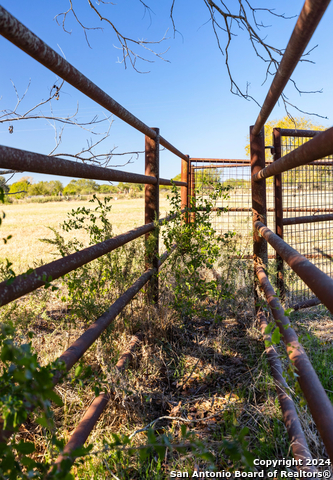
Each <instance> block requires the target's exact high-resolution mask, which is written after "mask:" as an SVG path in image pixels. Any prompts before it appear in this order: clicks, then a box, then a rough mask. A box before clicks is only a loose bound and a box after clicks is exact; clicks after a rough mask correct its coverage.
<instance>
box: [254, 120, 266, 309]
mask: <svg viewBox="0 0 333 480" xmlns="http://www.w3.org/2000/svg"><path fill="white" fill-rule="evenodd" d="M250 150H251V179H252V180H251V195H252V213H253V221H254V222H255V221H256V220H260V221H262V222H263V223H266V217H267V205H266V182H265V181H262V182H260V183H254V182H253V176H254V175H255V174H256V173H257V172H259V171H260V170H261V169H262V168H263V167H264V166H265V135H264V129H262V130H261V132H260V134H259V135H256V136H255V135H253V127H250ZM253 255H254V257H255V259H260V261H261V262H262V263H264V264H266V263H267V243H266V241H265V239H264V238H263V237H260V236H259V235H258V232H257V231H256V229H255V228H254V229H253ZM256 303H257V302H256Z"/></svg>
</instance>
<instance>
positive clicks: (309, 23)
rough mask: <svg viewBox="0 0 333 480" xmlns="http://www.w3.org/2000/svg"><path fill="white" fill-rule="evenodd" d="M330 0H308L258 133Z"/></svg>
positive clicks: (255, 132)
mask: <svg viewBox="0 0 333 480" xmlns="http://www.w3.org/2000/svg"><path fill="white" fill-rule="evenodd" d="M329 3H330V0H306V1H305V3H304V6H303V8H302V11H301V13H300V15H299V17H298V20H297V23H296V25H295V28H294V31H293V33H292V35H291V37H290V40H289V42H288V45H287V48H286V50H285V53H284V55H283V57H282V60H281V62H280V65H279V68H278V70H277V72H276V74H275V76H274V79H273V82H272V84H271V87H270V89H269V91H268V93H267V96H266V99H265V101H264V103H263V106H262V108H261V110H260V113H259V115H258V118H257V120H256V123H255V125H254V128H253V135H258V133H259V132H260V130H261V129H262V127H263V126H264V124H265V122H266V120H267V119H268V117H269V115H270V113H271V112H272V110H273V108H274V106H275V104H276V102H277V101H278V99H279V97H280V95H281V93H282V92H283V89H284V87H285V86H286V84H287V82H288V80H289V78H290V76H291V75H292V73H293V71H294V69H295V67H296V65H297V64H298V62H299V60H300V58H301V56H302V54H303V52H304V50H305V48H306V46H307V44H308V43H309V41H310V39H311V37H312V35H313V33H314V31H315V29H316V27H317V25H318V24H319V22H320V20H321V18H322V16H323V15H324V13H325V10H326V8H327V7H328V5H329Z"/></svg>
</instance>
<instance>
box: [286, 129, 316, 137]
mask: <svg viewBox="0 0 333 480" xmlns="http://www.w3.org/2000/svg"><path fill="white" fill-rule="evenodd" d="M280 133H281V137H303V138H312V137H315V136H316V135H318V133H320V130H316V131H315V130H299V129H298V128H295V129H294V128H280Z"/></svg>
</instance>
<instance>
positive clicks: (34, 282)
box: [0, 215, 176, 306]
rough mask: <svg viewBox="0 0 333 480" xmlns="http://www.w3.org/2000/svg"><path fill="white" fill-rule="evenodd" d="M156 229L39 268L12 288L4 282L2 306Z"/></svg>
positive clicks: (133, 233) (145, 229) (115, 239)
mask: <svg viewBox="0 0 333 480" xmlns="http://www.w3.org/2000/svg"><path fill="white" fill-rule="evenodd" d="M175 216H176V215H168V216H167V217H165V218H161V219H160V220H159V224H160V225H162V224H163V222H166V221H169V220H172V219H173V218H175ZM154 228H155V225H154V224H153V223H150V224H148V225H143V226H141V227H138V228H135V229H133V230H130V231H129V232H126V233H122V234H121V235H117V236H116V237H113V238H110V239H109V240H105V241H104V242H101V243H98V244H96V245H92V246H91V247H87V248H85V249H83V250H80V251H79V252H75V253H72V254H71V255H68V256H67V257H64V258H60V259H59V260H55V261H54V262H50V263H48V264H46V265H43V266H42V267H38V268H36V270H34V271H33V272H32V273H31V274H29V275H25V274H23V275H18V276H17V277H16V278H15V280H14V281H13V283H11V284H10V285H7V282H6V281H4V282H1V283H0V305H1V306H3V305H7V304H8V303H10V302H12V301H13V300H16V299H17V298H20V297H22V296H23V295H26V294H27V293H30V292H33V291H34V290H36V289H37V288H39V287H42V286H43V285H45V284H46V282H47V281H51V280H48V279H50V278H51V279H52V280H56V279H57V278H60V277H62V276H63V275H66V273H69V272H71V271H72V270H75V269H76V268H79V267H82V265H85V264H86V263H89V262H91V261H92V260H95V259H96V258H99V257H101V256H102V255H105V254H107V253H109V252H112V250H115V249H116V248H118V247H121V246H122V245H125V244H126V243H128V242H130V241H132V240H134V239H136V238H138V237H140V236H142V235H144V234H146V233H148V232H150V231H152V230H154Z"/></svg>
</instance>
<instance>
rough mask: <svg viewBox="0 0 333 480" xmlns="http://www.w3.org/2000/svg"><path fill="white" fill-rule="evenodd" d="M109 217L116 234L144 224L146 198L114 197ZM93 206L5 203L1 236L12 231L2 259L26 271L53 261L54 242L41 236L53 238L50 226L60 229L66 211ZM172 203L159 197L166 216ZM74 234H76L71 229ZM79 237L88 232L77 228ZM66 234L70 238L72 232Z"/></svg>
mask: <svg viewBox="0 0 333 480" xmlns="http://www.w3.org/2000/svg"><path fill="white" fill-rule="evenodd" d="M111 205H112V210H111V215H110V220H111V222H112V225H113V231H114V233H115V234H119V233H123V232H126V231H128V230H130V229H132V228H135V227H139V226H140V225H143V224H144V199H143V198H135V199H120V200H117V201H116V200H112V201H111ZM83 206H85V207H87V208H89V207H90V208H94V205H92V204H91V203H89V201H88V200H87V201H70V202H49V203H25V202H24V203H23V202H22V203H15V204H8V205H2V206H1V210H2V211H3V212H4V213H5V215H6V217H5V219H4V221H3V224H2V226H1V237H0V238H2V237H4V238H6V237H7V236H8V235H12V238H11V239H10V240H9V241H8V243H7V244H4V243H3V242H2V241H1V245H0V259H4V258H8V260H10V261H11V262H12V263H13V267H14V270H15V272H16V273H21V272H23V271H26V270H27V269H28V268H30V267H33V266H34V262H35V261H37V262H40V260H41V259H42V260H43V261H44V262H50V261H52V260H54V256H53V255H52V252H53V251H54V248H53V247H52V245H48V244H46V243H42V242H40V241H39V239H41V238H53V237H54V235H53V233H52V232H51V231H50V230H49V229H48V228H47V227H52V228H55V229H58V230H59V224H61V223H62V222H63V221H64V220H65V219H66V216H67V212H70V211H71V210H72V209H74V210H75V209H77V208H78V207H83ZM168 208H169V203H168V200H167V198H166V196H161V198H160V216H161V217H164V216H165V214H166V212H167V211H168ZM70 235H72V237H73V236H74V234H73V233H71V234H70ZM75 236H76V237H77V238H78V239H79V240H82V241H84V240H86V238H85V232H82V231H80V232H77V231H76V232H75ZM64 237H65V238H67V239H69V238H70V236H69V234H67V235H66V233H65V232H64Z"/></svg>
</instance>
